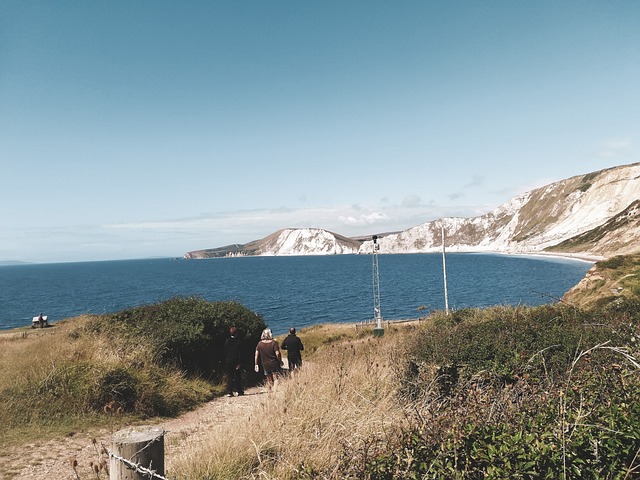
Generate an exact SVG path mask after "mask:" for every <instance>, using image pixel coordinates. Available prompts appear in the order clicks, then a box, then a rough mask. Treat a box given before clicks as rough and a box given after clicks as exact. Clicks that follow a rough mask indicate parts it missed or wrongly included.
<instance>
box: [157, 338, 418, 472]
mask: <svg viewBox="0 0 640 480" xmlns="http://www.w3.org/2000/svg"><path fill="white" fill-rule="evenodd" d="M350 328H351V330H353V326H351V327H350ZM327 331H328V330H326V329H325V330H324V333H325V334H326V333H327ZM309 333H310V335H309V337H307V336H306V333H305V336H304V340H305V342H306V341H307V339H309V342H308V343H309V345H313V347H312V348H313V349H314V350H315V353H314V355H313V356H312V359H311V360H309V361H307V362H306V363H305V365H304V366H303V368H302V369H301V370H300V371H299V372H298V373H296V374H294V375H293V376H292V377H291V378H285V379H281V380H279V382H278V383H277V385H276V387H275V388H274V390H273V391H272V392H270V393H267V394H264V395H263V397H262V398H261V401H260V404H259V406H258V407H257V409H256V410H255V411H252V412H251V413H250V414H249V415H247V416H245V417H243V418H238V419H236V420H235V421H234V422H233V423H232V424H228V425H223V426H221V427H220V428H219V429H216V430H215V431H212V432H211V434H210V436H209V437H208V439H207V440H206V441H205V442H204V445H203V446H201V447H198V448H194V449H191V450H190V451H188V452H186V453H184V454H182V455H180V456H179V457H177V458H173V459H169V464H168V471H169V472H171V475H172V476H173V475H175V477H176V478H177V479H192V478H199V479H204V478H207V479H227V478H278V479H287V478H316V477H318V476H319V477H318V478H345V477H344V472H345V471H347V470H349V471H351V472H352V473H353V474H354V475H355V477H354V478H358V476H359V474H363V472H364V469H365V466H366V464H367V462H368V461H369V460H370V459H371V458H373V457H374V456H375V455H377V454H379V453H380V451H382V450H384V449H385V448H386V445H388V444H389V443H390V442H391V441H392V439H397V438H398V437H399V435H400V431H401V428H402V427H403V426H405V419H406V418H407V417H406V415H405V414H404V412H403V410H402V408H401V407H400V406H399V405H398V402H397V399H398V397H397V385H398V384H397V381H396V380H397V378H396V369H395V368H394V366H393V364H392V358H394V352H396V351H397V344H398V342H399V340H398V339H399V337H403V336H404V335H406V334H407V333H406V330H405V329H397V328H392V329H389V330H387V331H386V333H385V336H384V337H382V338H373V337H371V331H370V330H369V331H368V332H366V335H367V337H366V338H355V339H354V338H353V337H352V338H349V337H350V335H349V334H348V333H347V332H345V330H344V329H343V328H342V327H340V326H338V327H337V328H336V331H334V333H333V334H330V335H329V336H328V337H324V338H334V339H336V338H338V339H339V340H334V342H333V343H330V344H325V345H322V344H317V343H316V342H314V341H313V340H312V337H313V335H314V332H309ZM316 333H317V332H316ZM400 343H401V342H400Z"/></svg>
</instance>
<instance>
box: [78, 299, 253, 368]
mask: <svg viewBox="0 0 640 480" xmlns="http://www.w3.org/2000/svg"><path fill="white" fill-rule="evenodd" d="M232 325H235V326H236V328H237V330H238V335H239V338H241V339H243V357H244V358H245V359H246V360H245V361H246V364H247V367H248V368H250V364H251V365H252V353H253V350H254V348H255V345H256V343H257V342H258V340H259V339H260V333H261V332H262V330H263V329H264V328H265V323H264V320H263V319H262V317H261V316H260V315H258V314H256V313H254V312H252V311H251V310H249V309H247V308H246V307H244V306H242V305H241V304H239V303H236V302H207V301H205V300H202V299H199V298H182V297H176V298H173V299H170V300H167V301H165V302H162V303H158V304H153V305H145V306H140V307H135V308H131V309H128V310H124V311H122V312H118V313H115V314H111V315H105V316H103V317H102V318H101V320H100V321H98V322H95V323H94V324H92V325H91V326H90V328H91V329H92V330H94V331H98V332H108V333H110V334H113V335H115V336H116V338H118V341H121V342H124V343H125V344H130V345H137V344H140V343H148V344H149V345H150V346H151V350H152V354H153V356H154V360H155V361H157V362H158V363H159V364H160V365H174V366H177V367H178V368H180V369H182V370H183V371H185V372H186V373H188V374H198V375H205V376H214V377H215V376H219V375H220V374H221V370H220V362H221V361H222V355H223V346H224V341H225V339H226V338H227V337H228V336H229V327H231V326H232Z"/></svg>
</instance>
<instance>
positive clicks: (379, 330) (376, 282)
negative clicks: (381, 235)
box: [371, 235, 384, 335]
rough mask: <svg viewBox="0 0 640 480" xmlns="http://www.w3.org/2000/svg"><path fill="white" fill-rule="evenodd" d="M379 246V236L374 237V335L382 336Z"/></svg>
mask: <svg viewBox="0 0 640 480" xmlns="http://www.w3.org/2000/svg"><path fill="white" fill-rule="evenodd" d="M378 250H380V245H378V237H377V235H374V236H373V253H372V255H371V257H372V265H373V268H372V269H373V319H374V321H375V322H376V326H375V329H374V334H376V335H382V332H384V330H383V329H382V312H381V311H380V273H379V271H378Z"/></svg>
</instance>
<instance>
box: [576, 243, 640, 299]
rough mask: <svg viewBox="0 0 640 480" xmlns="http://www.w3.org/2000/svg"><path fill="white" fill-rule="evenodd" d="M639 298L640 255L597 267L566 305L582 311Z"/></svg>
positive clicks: (616, 259)
mask: <svg viewBox="0 0 640 480" xmlns="http://www.w3.org/2000/svg"><path fill="white" fill-rule="evenodd" d="M638 298H640V253H635V254H633V255H625V256H615V257H612V258H609V259H607V260H604V261H601V262H598V263H596V264H595V265H594V266H593V268H591V270H589V272H587V275H586V276H585V277H584V279H582V281H580V283H578V285H576V286H575V287H574V288H572V289H571V290H569V291H568V292H567V293H566V294H565V296H564V297H563V301H565V302H567V303H570V304H572V305H576V306H581V307H583V308H597V307H602V306H604V305H607V304H609V303H611V302H618V301H623V300H624V299H638Z"/></svg>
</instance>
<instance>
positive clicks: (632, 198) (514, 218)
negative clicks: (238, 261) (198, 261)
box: [185, 163, 640, 258]
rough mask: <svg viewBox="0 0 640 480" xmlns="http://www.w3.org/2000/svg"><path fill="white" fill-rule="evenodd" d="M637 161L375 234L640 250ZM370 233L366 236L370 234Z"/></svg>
mask: <svg viewBox="0 0 640 480" xmlns="http://www.w3.org/2000/svg"><path fill="white" fill-rule="evenodd" d="M639 199H640V163H635V164H632V165H625V166H621V167H615V168H610V169H606V170H601V171H598V172H593V173H590V174H587V175H579V176H575V177H571V178H568V179H566V180H562V181H559V182H555V183H552V184H550V185H547V186H545V187H542V188H538V189H536V190H533V191H531V192H527V193H525V194H522V195H519V196H517V197H515V198H513V199H511V200H510V201H509V202H507V203H505V204H504V205H501V206H500V207H498V208H496V209H495V210H493V211H491V212H489V213H487V214H485V215H482V216H479V217H474V218H442V219H439V220H435V221H431V222H427V223H423V224H421V225H417V226H415V227H412V228H409V229H407V230H403V231H401V232H396V233H390V234H386V235H384V234H383V235H380V234H379V235H378V237H379V239H378V243H379V245H380V250H379V251H380V252H381V253H422V252H425V253H426V252H433V251H438V250H440V249H441V248H442V230H443V229H444V232H445V242H446V247H447V250H448V251H459V252H482V251H493V252H504V253H540V252H545V251H549V252H561V253H571V254H580V255H588V256H595V257H609V256H612V255H617V254H625V253H633V252H635V251H638V250H640V241H639V240H638V239H639V238H640V237H639V234H640V213H639V212H640V200H639ZM365 238H366V237H365ZM371 251H372V240H371V239H370V238H369V239H366V240H365V239H363V238H362V237H360V238H358V239H355V238H347V237H344V236H341V235H338V234H335V233H332V232H328V231H326V230H322V229H284V230H279V231H278V232H275V233H273V234H271V235H269V236H268V237H265V238H264V239H262V240H257V241H254V242H251V243H248V244H245V245H231V246H227V247H220V248H217V249H209V250H198V251H194V252H188V253H187V254H185V258H209V257H216V256H236V255H331V254H343V253H370V252H371Z"/></svg>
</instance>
